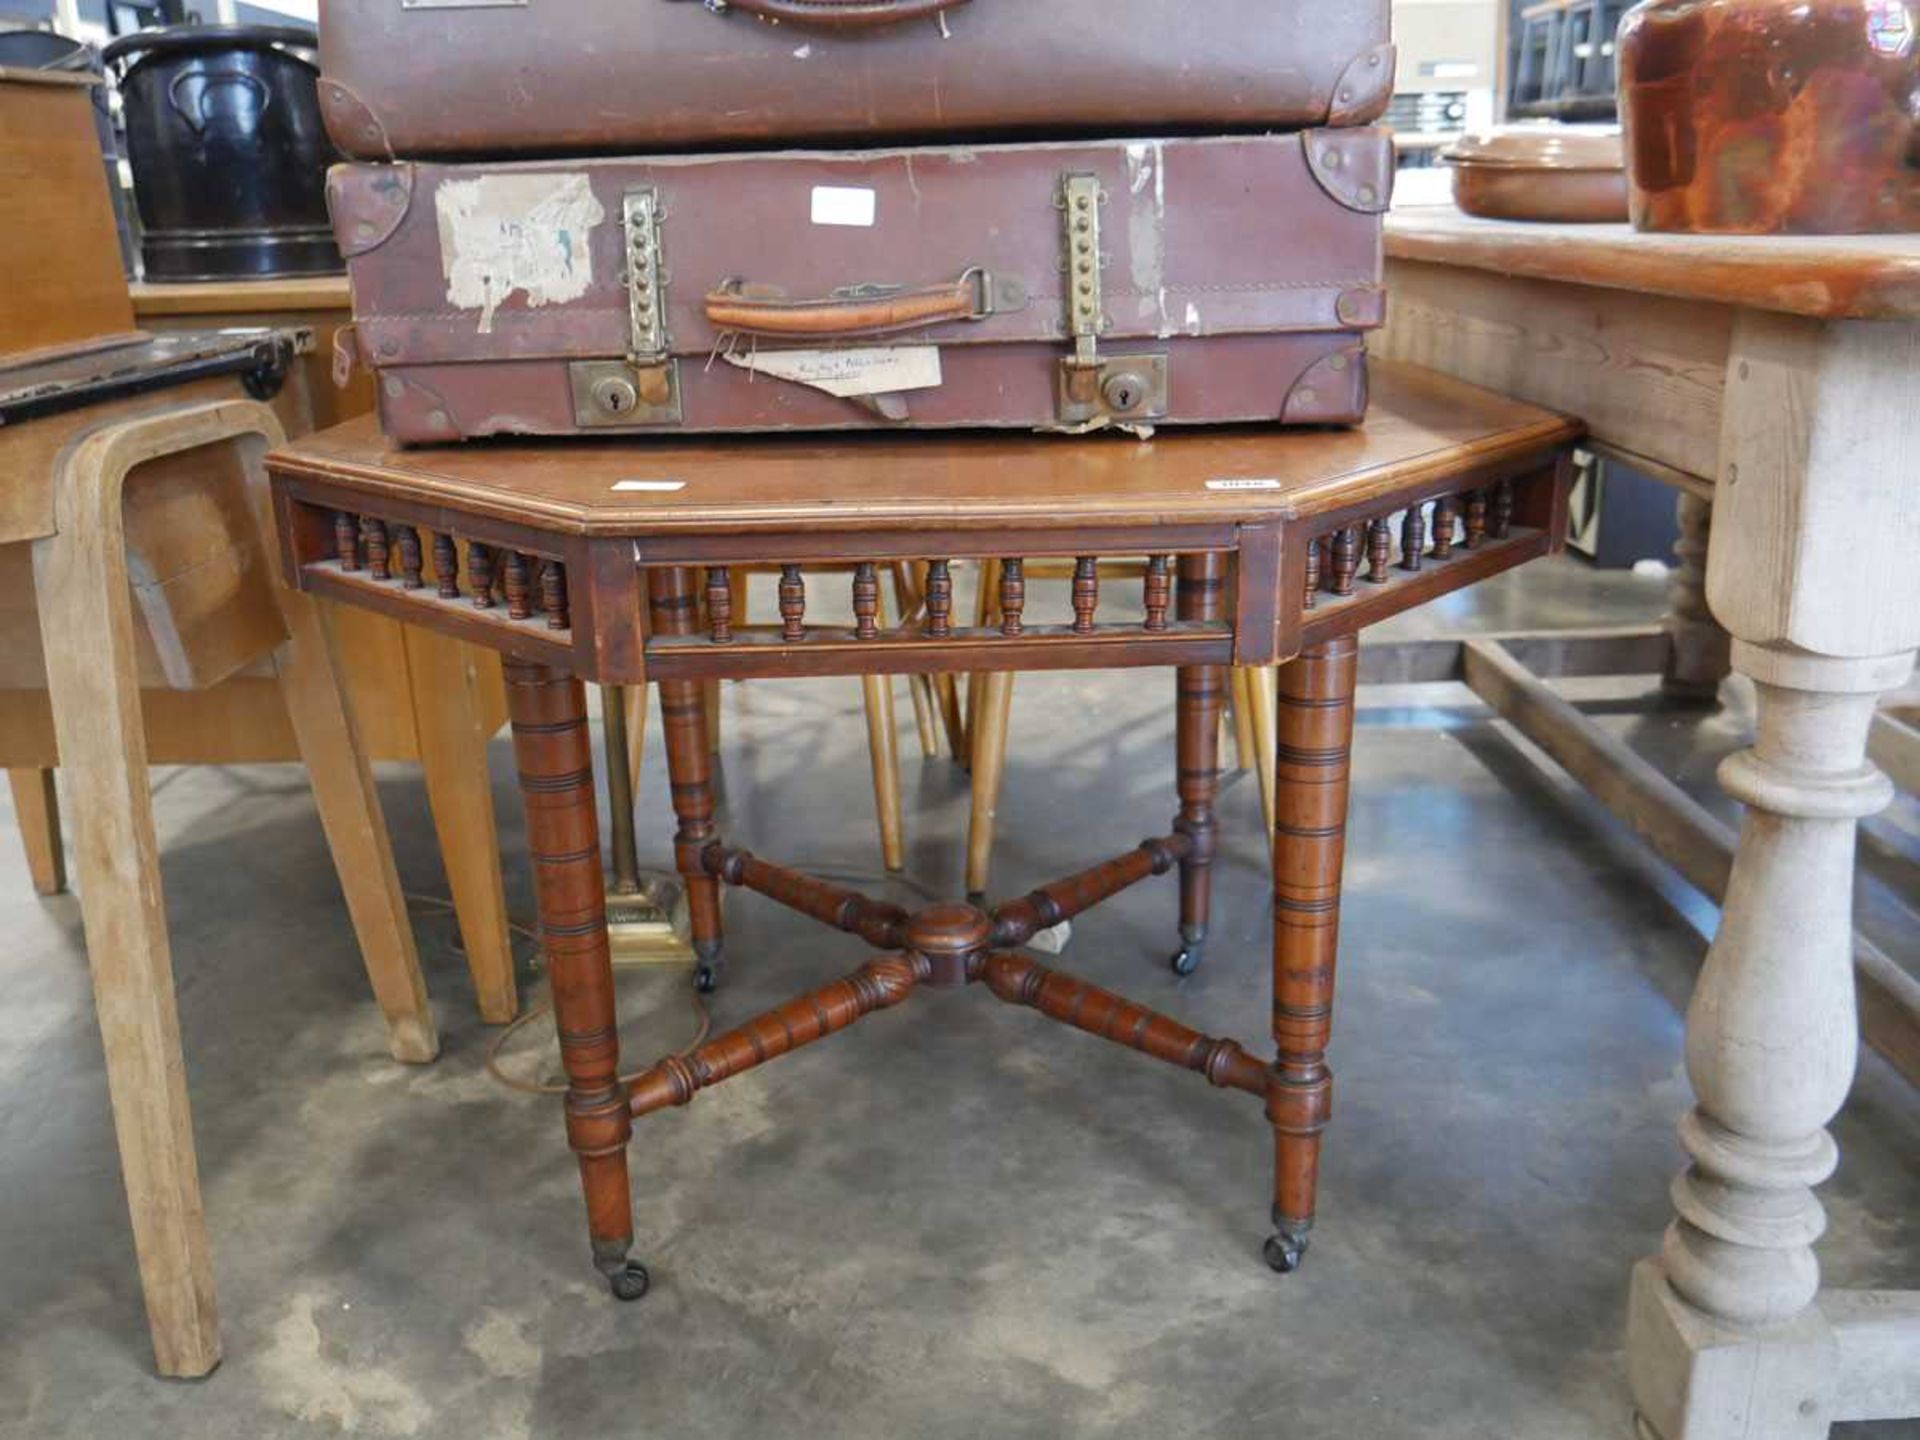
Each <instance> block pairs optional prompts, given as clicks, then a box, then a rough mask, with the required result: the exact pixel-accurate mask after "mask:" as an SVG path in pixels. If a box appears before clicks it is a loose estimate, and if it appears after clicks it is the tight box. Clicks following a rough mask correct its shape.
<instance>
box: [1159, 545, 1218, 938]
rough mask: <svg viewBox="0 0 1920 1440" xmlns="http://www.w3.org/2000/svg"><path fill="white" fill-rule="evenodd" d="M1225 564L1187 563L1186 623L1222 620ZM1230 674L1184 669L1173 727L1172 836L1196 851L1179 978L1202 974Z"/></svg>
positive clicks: (1181, 601)
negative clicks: (1175, 804) (1176, 802)
mask: <svg viewBox="0 0 1920 1440" xmlns="http://www.w3.org/2000/svg"><path fill="white" fill-rule="evenodd" d="M1226 570H1227V562H1226V558H1225V557H1224V556H1221V555H1182V556H1181V557H1180V586H1179V590H1178V592H1177V597H1176V599H1175V602H1174V603H1175V608H1176V611H1177V613H1178V615H1179V617H1180V618H1181V619H1182V620H1218V619H1219V618H1220V615H1221V608H1222V601H1223V595H1224V591H1225V586H1226ZM1227 673H1228V672H1227V667H1226V666H1224V665H1182V666H1181V667H1180V668H1179V672H1178V682H1177V683H1178V693H1179V703H1178V710H1177V714H1176V720H1175V729H1176V734H1177V746H1178V752H1179V761H1178V763H1179V767H1180V768H1179V787H1180V814H1179V816H1178V817H1177V818H1176V819H1175V820H1174V822H1173V828H1174V830H1175V831H1176V832H1177V833H1179V834H1181V835H1185V836H1186V837H1187V838H1188V839H1189V840H1190V841H1191V842H1192V845H1191V848H1190V849H1189V850H1188V851H1187V854H1186V856H1185V858H1183V859H1182V860H1181V862H1180V948H1179V949H1178V950H1176V951H1175V952H1174V953H1173V959H1172V961H1171V962H1170V963H1171V964H1172V966H1173V970H1174V973H1175V974H1176V975H1191V974H1192V973H1193V972H1194V971H1195V970H1197V969H1199V968H1200V957H1201V954H1202V950H1203V947H1204V946H1205V944H1206V939H1207V916H1208V913H1209V911H1210V910H1211V908H1212V902H1213V849H1214V834H1215V831H1214V818H1213V802H1214V800H1215V798H1216V797H1217V796H1218V795H1219V793H1220V711H1221V707H1222V706H1223V705H1225V704H1226V699H1227V683H1228V679H1227Z"/></svg>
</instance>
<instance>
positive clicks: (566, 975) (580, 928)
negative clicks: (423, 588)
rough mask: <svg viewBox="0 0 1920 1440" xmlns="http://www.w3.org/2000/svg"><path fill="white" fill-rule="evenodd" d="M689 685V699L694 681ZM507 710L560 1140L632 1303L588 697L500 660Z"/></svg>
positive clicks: (603, 1251) (555, 675) (598, 1255)
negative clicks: (546, 997) (535, 899)
mask: <svg viewBox="0 0 1920 1440" xmlns="http://www.w3.org/2000/svg"><path fill="white" fill-rule="evenodd" d="M690 688H691V689H692V690H693V692H694V693H693V698H694V702H695V703H696V704H697V703H699V701H700V694H699V686H697V685H695V686H692V687H690ZM507 713H508V715H509V717H510V718H511V719H512V721H513V748H514V756H515V758H516V760H517V761H518V763H519V769H520V792H521V795H522V796H523V797H524V799H525V801H526V806H527V840H528V845H529V846H530V848H531V849H532V852H533V866H534V884H535V889H536V891H537V893H538V895H539V901H540V935H541V941H542V943H543V944H544V946H545V947H546V953H547V968H548V973H549V976H550V977H551V980H552V984H553V1014H554V1023H555V1025H556V1026H557V1027H558V1029H559V1031H560V1056H561V1060H562V1062H563V1063H564V1064H565V1066H566V1070H567V1102H566V1105H567V1143H568V1144H569V1145H571V1146H572V1147H573V1151H574V1154H575V1155H577V1156H578V1157H579V1160H580V1183H581V1186H582V1187H583V1188H584V1189H585V1191H586V1198H587V1229H588V1233H589V1234H590V1235H591V1236H592V1237H593V1263H594V1266H595V1268H596V1269H598V1270H599V1271H600V1272H601V1274H603V1275H605V1276H606V1277H607V1282H608V1284H609V1285H610V1286H611V1287H612V1289H613V1293H614V1294H615V1295H616V1296H618V1297H619V1298H620V1299H622V1300H638V1299H639V1298H640V1297H641V1296H642V1295H644V1294H646V1293H647V1271H646V1267H645V1266H643V1265H641V1264H639V1263H638V1262H637V1261H633V1260H630V1259H628V1258H627V1252H628V1251H629V1250H630V1249H632V1247H633V1197H632V1194H631V1192H630V1191H629V1190H628V1187H627V1138H628V1136H629V1135H630V1134H631V1133H632V1129H633V1120H632V1116H631V1114H630V1112H629V1111H628V1109H627V1087H626V1086H625V1085H623V1084H621V1082H620V1078H619V1076H620V1031H619V1026H618V1021H617V1017H616V1015H615V1011H614V992H613V960H612V956H611V953H610V951H609V949H608V946H607V892H606V881H605V879H604V877H603V876H602V874H601V871H600V817H599V815H598V814H597V813H596V811H595V808H594V801H593V744H592V738H591V736H590V735H589V734H588V731H587V702H586V692H585V690H584V688H583V687H582V686H581V684H580V682H579V681H578V680H575V679H574V678H573V677H572V676H570V675H564V674H561V673H560V672H558V671H555V670H551V669H548V668H547V667H546V666H543V665H529V664H524V663H520V662H517V661H509V662H508V664H507Z"/></svg>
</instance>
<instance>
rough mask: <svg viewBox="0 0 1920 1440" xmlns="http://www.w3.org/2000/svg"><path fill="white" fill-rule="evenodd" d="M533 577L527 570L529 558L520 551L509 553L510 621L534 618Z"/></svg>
mask: <svg viewBox="0 0 1920 1440" xmlns="http://www.w3.org/2000/svg"><path fill="white" fill-rule="evenodd" d="M531 579H532V577H531V576H530V575H529V574H528V570H527V557H526V556H524V555H522V554H521V553H520V552H519V551H518V550H509V551H508V552H507V618H508V619H510V620H528V619H531V618H532V616H533V586H532V584H531Z"/></svg>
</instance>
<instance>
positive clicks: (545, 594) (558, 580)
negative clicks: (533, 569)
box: [540, 560, 573, 630]
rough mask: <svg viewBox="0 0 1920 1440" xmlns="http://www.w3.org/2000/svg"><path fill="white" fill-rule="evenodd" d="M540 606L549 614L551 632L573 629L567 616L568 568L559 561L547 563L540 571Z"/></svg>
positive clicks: (548, 622) (548, 621)
mask: <svg viewBox="0 0 1920 1440" xmlns="http://www.w3.org/2000/svg"><path fill="white" fill-rule="evenodd" d="M540 605H541V608H542V609H544V610H545V611H546V612H547V628H548V629H549V630H566V629H570V628H571V627H572V625H573V621H572V620H571V619H570V618H569V617H568V615H567V567H566V566H565V565H562V564H561V563H560V562H559V561H558V560H549V561H547V563H546V565H545V566H544V567H543V568H542V569H541V571H540Z"/></svg>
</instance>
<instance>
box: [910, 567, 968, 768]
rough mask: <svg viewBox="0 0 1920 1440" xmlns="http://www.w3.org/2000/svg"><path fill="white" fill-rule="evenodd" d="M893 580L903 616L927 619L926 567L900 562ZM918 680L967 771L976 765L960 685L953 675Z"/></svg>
mask: <svg viewBox="0 0 1920 1440" xmlns="http://www.w3.org/2000/svg"><path fill="white" fill-rule="evenodd" d="M893 580H894V585H895V587H896V593H898V594H900V596H901V600H900V613H901V615H902V617H903V618H905V619H909V620H918V619H921V618H922V617H924V615H925V614H926V608H927V579H926V567H925V566H924V565H923V564H919V563H916V562H914V561H911V560H901V561H897V562H896V563H895V564H894V567H893ZM918 678H919V679H920V680H921V681H923V682H925V686H926V691H925V693H926V695H927V697H928V701H929V703H930V704H931V705H932V707H933V709H934V713H935V716H936V718H937V719H938V720H939V722H940V725H941V727H942V728H943V729H944V730H945V731H946V736H947V749H948V750H949V751H950V752H951V753H952V755H953V758H954V761H955V763H957V764H958V765H959V766H960V768H961V769H963V770H964V769H966V768H967V766H968V765H969V764H971V763H972V762H971V761H970V760H969V759H968V756H967V727H966V723H965V721H964V720H963V719H962V717H961V713H960V686H959V683H958V682H957V680H956V679H955V677H954V676H952V675H923V676H920V677H918ZM921 743H922V748H926V737H925V735H924V733H923V735H922V741H921ZM926 753H927V754H928V755H929V756H931V755H933V754H934V751H933V750H931V749H927V751H926Z"/></svg>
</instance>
